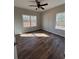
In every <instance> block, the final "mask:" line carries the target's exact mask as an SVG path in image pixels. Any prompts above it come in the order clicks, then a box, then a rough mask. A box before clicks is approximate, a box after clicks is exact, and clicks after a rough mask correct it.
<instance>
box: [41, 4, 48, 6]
mask: <svg viewBox="0 0 79 59" xmlns="http://www.w3.org/2000/svg"><path fill="white" fill-rule="evenodd" d="M46 5H48V3H46V4H42V5H40V6H46Z"/></svg>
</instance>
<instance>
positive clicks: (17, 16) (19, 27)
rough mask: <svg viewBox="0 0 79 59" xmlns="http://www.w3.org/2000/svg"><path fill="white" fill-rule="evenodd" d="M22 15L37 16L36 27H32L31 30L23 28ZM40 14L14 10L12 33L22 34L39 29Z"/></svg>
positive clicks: (18, 9) (19, 9)
mask: <svg viewBox="0 0 79 59" xmlns="http://www.w3.org/2000/svg"><path fill="white" fill-rule="evenodd" d="M22 14H26V15H36V16H37V27H32V28H26V29H24V28H23V20H22ZM40 23H41V22H40V13H37V12H34V11H30V10H27V9H21V8H18V7H15V8H14V32H15V34H20V33H23V32H28V31H33V30H37V29H40V28H41V24H40Z"/></svg>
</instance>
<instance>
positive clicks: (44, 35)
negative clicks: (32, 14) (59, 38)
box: [20, 33, 49, 37]
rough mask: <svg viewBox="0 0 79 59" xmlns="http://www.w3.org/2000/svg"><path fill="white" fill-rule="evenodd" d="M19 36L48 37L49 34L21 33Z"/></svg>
mask: <svg viewBox="0 0 79 59" xmlns="http://www.w3.org/2000/svg"><path fill="white" fill-rule="evenodd" d="M20 36H21V37H49V35H47V34H45V33H27V34H21V35H20Z"/></svg>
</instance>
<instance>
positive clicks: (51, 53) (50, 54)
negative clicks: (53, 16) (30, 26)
mask: <svg viewBox="0 0 79 59" xmlns="http://www.w3.org/2000/svg"><path fill="white" fill-rule="evenodd" d="M35 33H37V34H38V33H43V34H45V35H48V36H42V35H41V34H39V35H40V36H39V37H38V36H35V35H34V34H35ZM24 34H26V35H28V34H32V35H34V36H30V37H28V36H27V37H25V36H24V37H22V36H20V35H16V43H17V45H16V46H17V53H18V59H65V55H64V51H65V42H64V41H65V38H63V37H61V36H58V35H55V34H52V33H49V32H47V31H43V30H39V31H35V32H30V33H24Z"/></svg>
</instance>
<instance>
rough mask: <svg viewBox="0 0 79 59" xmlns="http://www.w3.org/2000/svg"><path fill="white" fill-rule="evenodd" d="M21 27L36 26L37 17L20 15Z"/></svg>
mask: <svg viewBox="0 0 79 59" xmlns="http://www.w3.org/2000/svg"><path fill="white" fill-rule="evenodd" d="M22 17H23V27H35V26H37V17H36V16H30V15H22Z"/></svg>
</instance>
